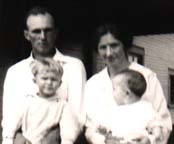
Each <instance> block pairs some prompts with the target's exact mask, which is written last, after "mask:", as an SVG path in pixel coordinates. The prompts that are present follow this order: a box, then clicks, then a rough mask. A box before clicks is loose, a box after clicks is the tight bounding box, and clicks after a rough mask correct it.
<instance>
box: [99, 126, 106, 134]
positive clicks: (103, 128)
mask: <svg viewBox="0 0 174 144" xmlns="http://www.w3.org/2000/svg"><path fill="white" fill-rule="evenodd" d="M98 132H99V133H101V134H103V135H106V134H107V133H108V130H107V129H106V128H105V127H104V126H101V125H100V126H98Z"/></svg>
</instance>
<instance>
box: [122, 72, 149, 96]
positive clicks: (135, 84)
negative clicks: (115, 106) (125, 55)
mask: <svg viewBox="0 0 174 144" xmlns="http://www.w3.org/2000/svg"><path fill="white" fill-rule="evenodd" d="M120 74H125V75H126V76H127V85H128V88H129V89H130V90H131V92H133V93H134V94H135V95H136V96H137V97H139V98H141V97H142V95H143V94H144V92H145V91H146V87H147V83H146V80H145V78H144V76H143V75H142V74H141V73H140V72H138V71H135V70H131V69H125V70H122V71H121V72H120Z"/></svg>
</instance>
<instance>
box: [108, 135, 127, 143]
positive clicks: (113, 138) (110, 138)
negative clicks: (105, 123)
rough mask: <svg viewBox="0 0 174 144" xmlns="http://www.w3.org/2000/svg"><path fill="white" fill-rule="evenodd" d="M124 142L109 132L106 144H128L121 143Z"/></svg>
mask: <svg viewBox="0 0 174 144" xmlns="http://www.w3.org/2000/svg"><path fill="white" fill-rule="evenodd" d="M122 140H123V138H120V137H116V136H113V135H112V133H111V132H109V133H107V134H106V137H105V144H127V143H123V142H121V141H122Z"/></svg>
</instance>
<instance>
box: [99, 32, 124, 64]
mask: <svg viewBox="0 0 174 144" xmlns="http://www.w3.org/2000/svg"><path fill="white" fill-rule="evenodd" d="M98 53H99V55H100V56H101V57H102V58H103V59H104V61H105V62H106V64H107V65H118V66H119V65H120V64H121V63H122V62H123V60H125V58H126V57H125V52H124V47H123V44H122V42H121V41H119V40H118V39H116V38H114V36H113V35H112V34H111V33H107V34H105V35H103V36H101V38H100V40H99V44H98Z"/></svg>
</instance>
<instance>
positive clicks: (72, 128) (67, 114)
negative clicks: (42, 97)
mask: <svg viewBox="0 0 174 144" xmlns="http://www.w3.org/2000/svg"><path fill="white" fill-rule="evenodd" d="M79 127H80V124H79V122H78V120H77V117H76V116H75V114H74V113H73V111H72V108H71V106H70V105H69V104H65V105H64V108H63V111H62V116H61V119H60V136H61V143H62V144H70V143H74V142H75V140H76V138H77V136H78V134H79Z"/></svg>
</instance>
